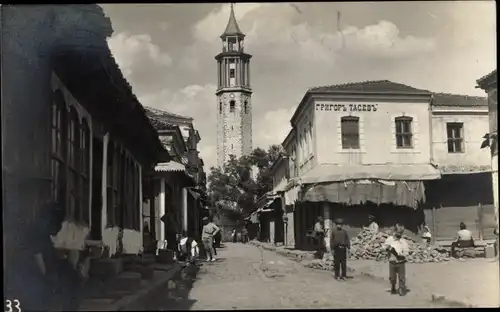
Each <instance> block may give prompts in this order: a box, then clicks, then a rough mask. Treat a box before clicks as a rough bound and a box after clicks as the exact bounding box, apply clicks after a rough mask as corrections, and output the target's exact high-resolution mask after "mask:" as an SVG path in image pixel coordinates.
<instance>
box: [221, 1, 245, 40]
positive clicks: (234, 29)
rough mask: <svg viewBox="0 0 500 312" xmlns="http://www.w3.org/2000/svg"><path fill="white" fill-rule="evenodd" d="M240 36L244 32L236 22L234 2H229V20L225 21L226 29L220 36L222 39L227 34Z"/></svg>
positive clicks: (242, 35)
mask: <svg viewBox="0 0 500 312" xmlns="http://www.w3.org/2000/svg"><path fill="white" fill-rule="evenodd" d="M234 35H236V36H240V37H244V36H245V34H244V33H243V32H242V31H241V30H240V27H239V26H238V22H237V21H236V16H235V15H234V3H233V2H231V13H230V15H229V21H228V22H227V26H226V30H225V31H224V33H223V34H222V35H221V36H220V37H221V38H222V39H223V38H225V37H227V36H234Z"/></svg>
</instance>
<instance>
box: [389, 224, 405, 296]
mask: <svg viewBox="0 0 500 312" xmlns="http://www.w3.org/2000/svg"><path fill="white" fill-rule="evenodd" d="M403 232H404V229H403V228H402V227H396V229H395V231H394V234H393V235H391V236H389V237H388V238H387V239H386V241H385V243H384V246H385V249H386V250H387V252H388V253H389V280H390V282H391V294H393V295H395V294H398V293H399V295H400V296H404V295H406V293H407V292H408V290H407V288H406V261H407V259H406V257H407V256H408V254H409V252H410V249H409V246H408V243H407V242H406V240H405V239H404V238H403ZM398 281H399V288H398V289H396V283H397V282H398Z"/></svg>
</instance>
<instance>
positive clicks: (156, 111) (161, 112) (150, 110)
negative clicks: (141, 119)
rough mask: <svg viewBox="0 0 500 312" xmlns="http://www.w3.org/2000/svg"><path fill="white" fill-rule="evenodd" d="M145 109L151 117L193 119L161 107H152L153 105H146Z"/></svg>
mask: <svg viewBox="0 0 500 312" xmlns="http://www.w3.org/2000/svg"><path fill="white" fill-rule="evenodd" d="M144 109H145V110H146V114H147V116H148V117H150V118H151V117H156V118H162V117H163V118H176V119H185V120H190V121H192V120H193V118H192V117H188V116H182V115H178V114H174V113H171V112H167V111H164V110H161V109H157V108H152V107H147V106H144Z"/></svg>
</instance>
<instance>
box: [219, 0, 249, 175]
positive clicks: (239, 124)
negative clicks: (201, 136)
mask: <svg viewBox="0 0 500 312" xmlns="http://www.w3.org/2000/svg"><path fill="white" fill-rule="evenodd" d="M220 38H221V39H222V52H221V53H219V54H218V55H217V56H216V57H215V59H216V60H217V81H218V83H217V91H216V92H215V95H216V96H217V166H218V167H222V166H223V165H225V164H226V163H227V161H228V160H229V155H234V156H236V158H239V157H241V156H243V155H249V154H250V153H251V152H252V104H251V97H252V88H251V87H250V59H251V58H252V56H251V55H250V54H247V53H245V52H244V45H243V42H244V38H245V34H243V33H242V32H241V30H240V27H239V26H238V23H237V22H236V17H235V16H234V8H233V4H231V14H230V15H229V21H228V23H227V26H226V30H225V31H224V33H223V34H222V35H221V36H220Z"/></svg>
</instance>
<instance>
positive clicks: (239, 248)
mask: <svg viewBox="0 0 500 312" xmlns="http://www.w3.org/2000/svg"><path fill="white" fill-rule="evenodd" d="M218 253H219V259H218V260H217V262H215V263H204V264H203V265H202V267H201V269H200V271H199V273H198V276H197V279H196V281H195V282H194V284H193V288H192V289H191V291H190V293H189V296H188V299H185V300H181V301H179V302H178V305H177V306H175V307H173V306H169V307H168V308H169V309H191V310H205V309H283V308H290V309H292V308H414V307H425V308H442V307H445V306H444V305H442V304H438V303H432V302H430V301H429V299H430V298H429V296H428V294H415V293H412V292H410V293H409V294H408V295H407V296H406V297H400V296H394V295H390V294H389V293H388V290H389V289H388V287H389V285H388V283H387V282H383V281H376V280H373V279H370V278H368V277H361V276H354V277H353V278H352V279H349V280H348V281H344V282H338V281H335V280H334V279H333V277H332V276H331V274H329V273H327V272H320V271H316V270H313V269H309V268H305V267H302V266H301V265H300V264H298V263H296V262H293V261H291V260H289V259H286V258H284V257H282V256H280V255H277V254H276V253H274V252H271V251H265V250H261V249H260V248H258V247H256V246H252V245H245V244H232V243H227V244H225V247H224V248H222V249H220V250H219V251H218ZM263 264H264V265H263ZM409 288H411V281H409Z"/></svg>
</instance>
